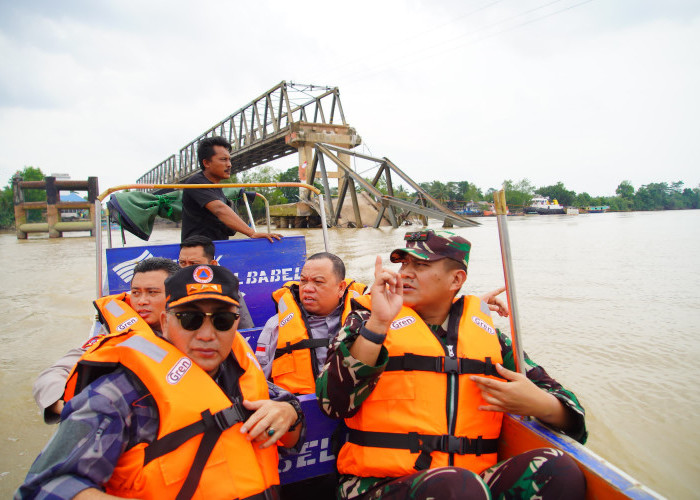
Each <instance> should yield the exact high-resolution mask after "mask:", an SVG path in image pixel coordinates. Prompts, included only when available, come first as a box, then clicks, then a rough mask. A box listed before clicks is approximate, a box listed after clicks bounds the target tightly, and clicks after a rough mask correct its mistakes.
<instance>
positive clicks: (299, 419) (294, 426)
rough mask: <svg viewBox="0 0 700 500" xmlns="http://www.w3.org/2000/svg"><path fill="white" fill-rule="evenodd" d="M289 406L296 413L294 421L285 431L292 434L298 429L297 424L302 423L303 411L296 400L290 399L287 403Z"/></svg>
mask: <svg viewBox="0 0 700 500" xmlns="http://www.w3.org/2000/svg"><path fill="white" fill-rule="evenodd" d="M287 403H289V404H290V405H292V406H293V407H294V411H296V412H297V419H296V421H295V422H294V423H293V424H292V425H290V426H289V429H287V432H292V431H295V430H296V429H297V427H299V424H301V423H302V422H303V421H304V411H303V410H302V409H301V405H300V404H299V401H298V400H296V399H290V400H289V401H287Z"/></svg>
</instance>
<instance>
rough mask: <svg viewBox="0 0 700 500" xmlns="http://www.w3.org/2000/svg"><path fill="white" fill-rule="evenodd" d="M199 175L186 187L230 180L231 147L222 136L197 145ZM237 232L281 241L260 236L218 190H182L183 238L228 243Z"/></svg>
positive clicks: (272, 234) (277, 237)
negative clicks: (192, 237) (208, 239)
mask: <svg viewBox="0 0 700 500" xmlns="http://www.w3.org/2000/svg"><path fill="white" fill-rule="evenodd" d="M197 158H198V159H199V168H200V169H201V170H200V171H199V172H197V173H196V174H194V175H193V176H192V177H190V178H189V179H188V180H187V184H220V183H221V182H223V181H225V180H228V179H229V178H230V177H231V144H229V142H228V141H227V140H226V139H224V138H223V137H207V138H205V139H202V140H201V141H199V144H198V145H197ZM236 232H239V233H243V234H245V235H246V236H248V237H249V238H267V239H268V240H269V241H270V242H272V241H274V240H279V239H280V238H281V237H282V235H281V234H277V233H258V232H256V231H254V230H253V229H252V228H250V227H248V225H247V224H246V223H245V222H243V219H241V218H240V217H239V216H238V214H236V212H235V211H234V210H233V208H232V207H231V201H230V200H229V199H228V198H226V196H225V195H224V191H223V190H222V189H221V188H218V187H212V188H211V189H209V188H201V189H183V190H182V231H181V239H182V240H185V239H187V238H189V237H190V236H194V235H202V236H206V237H208V238H211V239H212V240H227V239H228V237H229V236H233V235H234V234H235V233H236Z"/></svg>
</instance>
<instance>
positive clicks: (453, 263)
mask: <svg viewBox="0 0 700 500" xmlns="http://www.w3.org/2000/svg"><path fill="white" fill-rule="evenodd" d="M440 260H441V261H442V262H443V266H444V269H445V271H456V270H458V269H461V270H462V271H464V272H465V273H466V272H467V267H466V266H465V265H464V262H460V261H458V260H455V259H450V258H449V257H445V258H444V259H440Z"/></svg>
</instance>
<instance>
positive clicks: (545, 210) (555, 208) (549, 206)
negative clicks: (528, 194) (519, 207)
mask: <svg viewBox="0 0 700 500" xmlns="http://www.w3.org/2000/svg"><path fill="white" fill-rule="evenodd" d="M524 212H525V213H526V214H540V215H553V214H563V213H564V207H563V206H562V205H560V204H559V202H558V201H557V200H556V199H555V200H554V201H552V202H550V201H549V196H535V197H534V198H533V199H532V201H531V202H530V206H528V207H525V210H524Z"/></svg>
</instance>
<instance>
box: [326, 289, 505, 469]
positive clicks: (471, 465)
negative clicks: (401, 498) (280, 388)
mask: <svg viewBox="0 0 700 500" xmlns="http://www.w3.org/2000/svg"><path fill="white" fill-rule="evenodd" d="M357 302H358V304H359V305H360V306H363V307H365V308H367V309H369V308H370V305H371V300H370V298H369V297H368V296H366V297H360V298H359V299H357ZM384 346H385V347H386V348H387V350H388V351H389V361H388V364H387V367H386V369H385V371H384V372H383V373H382V374H381V376H380V377H379V381H378V383H377V385H376V387H375V388H374V390H373V391H372V393H371V394H370V395H369V397H368V398H367V399H366V400H365V401H364V402H363V403H362V405H361V406H360V409H359V411H358V412H357V413H356V414H355V415H354V416H353V417H351V418H347V419H345V423H346V424H347V426H348V427H349V428H350V439H349V441H348V442H347V443H346V444H345V445H343V447H342V449H341V451H340V453H339V455H338V471H339V472H340V473H341V474H352V475H355V476H370V477H399V476H404V475H407V474H412V473H414V472H415V471H416V470H422V469H427V468H435V467H442V466H446V465H455V466H458V467H463V468H466V469H469V470H471V471H473V472H476V473H479V472H481V471H483V470H484V469H486V468H487V467H490V466H491V465H494V464H495V463H496V445H497V441H498V436H499V434H500V431H501V419H502V414H501V413H498V412H489V411H479V410H478V409H477V408H478V407H479V405H483V404H487V403H486V402H485V401H484V400H483V398H482V397H481V391H480V390H479V388H478V387H477V385H476V384H475V383H474V382H472V381H471V380H470V379H469V376H470V375H473V374H477V375H486V376H489V377H498V376H499V375H498V373H497V372H496V367H495V364H496V363H502V362H503V359H502V354H501V347H500V343H499V341H498V336H497V334H496V330H495V328H494V327H493V323H492V321H491V315H490V313H489V312H488V306H486V305H485V304H483V306H482V301H481V299H479V298H478V297H475V296H472V295H470V296H467V297H461V298H459V299H457V300H456V301H455V302H454V303H453V305H452V308H451V310H450V319H449V326H448V333H447V338H446V342H445V344H443V343H442V342H441V341H440V340H439V339H438V338H437V337H436V336H435V335H434V334H433V332H432V331H431V330H430V328H429V327H428V326H427V325H426V324H425V322H424V321H423V320H422V319H421V318H420V317H419V316H418V314H417V313H416V312H415V311H413V310H412V309H410V308H408V307H403V308H402V309H401V311H400V312H399V314H398V315H397V316H396V318H395V319H394V321H393V322H392V324H391V328H390V329H389V332H388V334H387V337H386V340H385V341H384ZM455 348H456V352H455Z"/></svg>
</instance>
